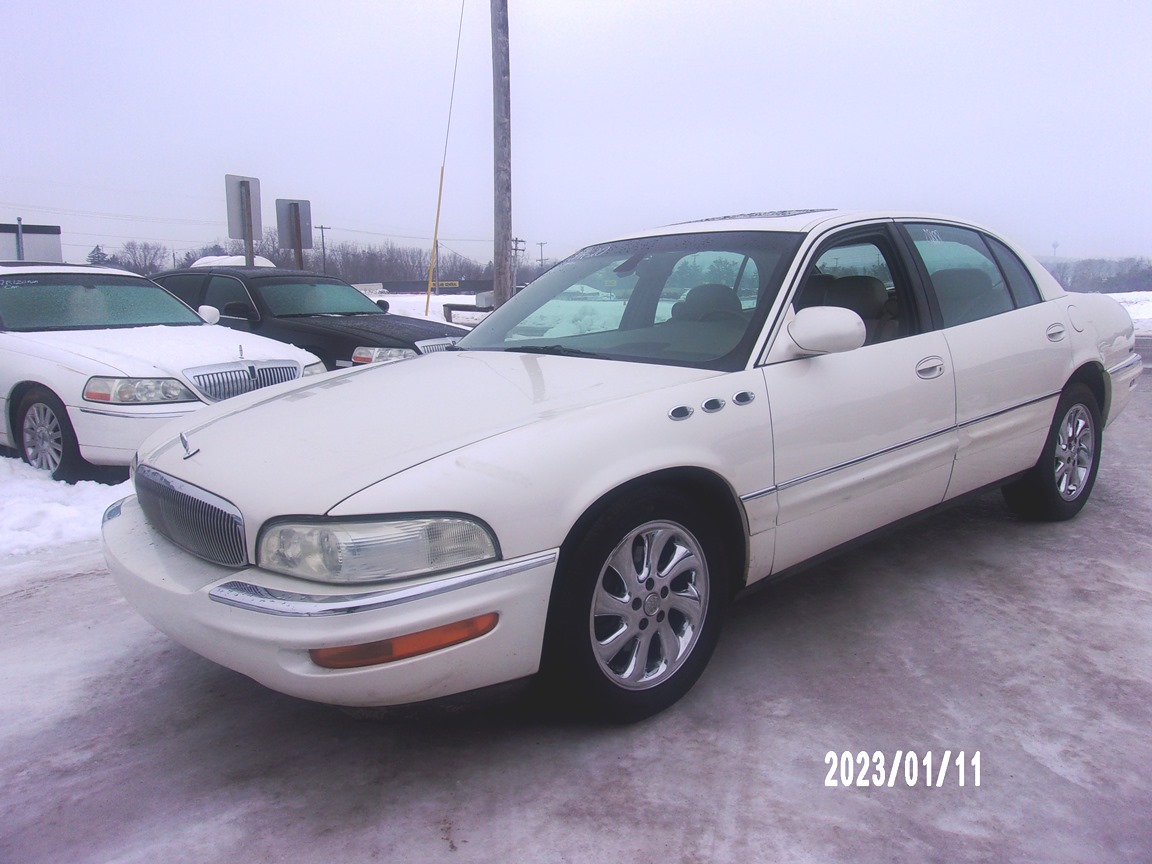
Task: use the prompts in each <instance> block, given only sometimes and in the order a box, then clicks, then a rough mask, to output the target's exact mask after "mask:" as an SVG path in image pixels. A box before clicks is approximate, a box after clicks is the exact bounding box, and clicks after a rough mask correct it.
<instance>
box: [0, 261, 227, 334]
mask: <svg viewBox="0 0 1152 864" xmlns="http://www.w3.org/2000/svg"><path fill="white" fill-rule="evenodd" d="M158 324H163V325H191V324H204V322H203V321H202V320H201V319H200V316H198V315H197V314H196V313H195V312H193V311H192V310H191V309H189V308H188V307H187V306H185V305H184V304H183V303H181V302H180V301H179V300H177V299H176V298H175V297H173V296H172V295H171V294H169V293H168V292H167V291H165V290H164V289H163V288H161V287H160V286H159V285H157V284H156V283H155V282H150V281H148V280H147V279H141V278H138V277H135V276H110V275H105V274H100V273H91V274H89V273H28V274H19V275H16V274H13V275H9V276H0V328H2V329H4V330H14V331H25V332H27V331H36V330H102V329H107V328H115V327H148V326H154V325H158Z"/></svg>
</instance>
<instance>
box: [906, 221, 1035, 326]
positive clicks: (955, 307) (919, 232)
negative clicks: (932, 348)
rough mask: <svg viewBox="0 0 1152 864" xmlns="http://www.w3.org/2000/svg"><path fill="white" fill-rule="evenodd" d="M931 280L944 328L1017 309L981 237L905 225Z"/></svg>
mask: <svg viewBox="0 0 1152 864" xmlns="http://www.w3.org/2000/svg"><path fill="white" fill-rule="evenodd" d="M906 227H907V229H908V234H909V236H910V237H911V239H912V244H913V245H914V246H915V247H916V251H917V252H918V253H919V254H920V258H921V260H922V261H923V262H924V266H925V268H926V269H927V270H928V275H929V276H930V277H931V280H932V288H933V293H934V294H935V295H936V302H937V304H938V305H939V308H940V315H941V317H942V318H943V320H944V326H945V327H957V326H959V325H961V324H967V323H969V322H971V321H979V320H980V319H981V318H989V317H991V316H993V315H999V314H1001V313H1003V312H1010V311H1011V310H1013V309H1015V308H1016V304H1015V303H1014V302H1013V299H1012V294H1011V293H1010V292H1009V290H1008V283H1007V282H1006V281H1005V279H1004V275H1003V274H1002V273H1001V272H1000V267H999V265H998V264H997V263H996V259H995V258H994V257H993V255H992V251H991V250H990V249H989V248H988V244H987V243H985V242H984V238H983V236H982V235H980V234H979V233H977V232H976V231H970V230H968V229H966V228H957V227H955V226H952V225H932V224H925V223H918V224H910V225H907V226H906Z"/></svg>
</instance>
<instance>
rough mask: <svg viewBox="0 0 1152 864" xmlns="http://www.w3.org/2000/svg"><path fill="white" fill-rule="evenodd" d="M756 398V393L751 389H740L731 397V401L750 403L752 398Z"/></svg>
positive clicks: (739, 403) (742, 403)
mask: <svg viewBox="0 0 1152 864" xmlns="http://www.w3.org/2000/svg"><path fill="white" fill-rule="evenodd" d="M755 398H756V394H755V393H753V392H752V391H751V390H741V391H740V392H739V393H737V394H736V395H735V396H733V397H732V401H733V402H735V403H736V404H737V405H751V404H752V400H753V399H755Z"/></svg>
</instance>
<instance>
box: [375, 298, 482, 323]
mask: <svg viewBox="0 0 1152 864" xmlns="http://www.w3.org/2000/svg"><path fill="white" fill-rule="evenodd" d="M368 296H369V297H371V298H372V299H373V300H387V301H388V311H389V312H395V313H396V314H397V315H407V316H408V317H409V318H424V319H426V320H428V321H436V322H438V323H440V324H443V323H444V321H445V320H446V319H445V317H444V304H445V303H452V304H455V305H459V306H474V305H475V304H476V298H475V296H473V295H472V294H433V295H432V297H431V298H429V297H428V295H426V294H368ZM425 305H427V306H428V314H427V315H425V314H424V307H425Z"/></svg>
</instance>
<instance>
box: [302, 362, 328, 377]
mask: <svg viewBox="0 0 1152 864" xmlns="http://www.w3.org/2000/svg"><path fill="white" fill-rule="evenodd" d="M327 371H328V367H327V366H325V365H324V364H323V363H313V364H312V365H311V366H305V367H304V371H303V372H302V373H301V375H300V377H301V378H307V377H308V376H309V375H320V374H323V373H324V372H327Z"/></svg>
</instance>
